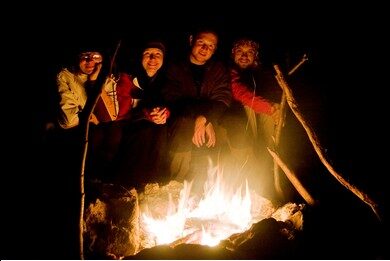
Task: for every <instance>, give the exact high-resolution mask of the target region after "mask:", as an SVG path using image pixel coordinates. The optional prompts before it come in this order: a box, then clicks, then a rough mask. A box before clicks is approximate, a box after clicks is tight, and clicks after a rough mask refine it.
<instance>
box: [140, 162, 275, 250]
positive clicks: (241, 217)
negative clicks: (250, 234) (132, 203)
mask: <svg viewBox="0 0 390 261" xmlns="http://www.w3.org/2000/svg"><path fill="white" fill-rule="evenodd" d="M191 186H192V182H190V183H189V182H187V181H185V182H184V184H182V183H179V182H176V181H171V182H170V183H169V184H168V185H166V186H164V187H161V188H160V187H159V186H158V184H149V185H147V186H146V188H145V192H144V194H143V195H140V208H141V213H142V214H141V215H142V216H141V231H142V233H143V234H142V235H141V249H142V248H149V247H153V246H155V245H161V244H171V245H172V244H173V245H175V244H180V243H195V244H202V245H209V246H215V245H217V244H218V243H219V242H220V241H221V240H224V239H226V238H228V237H229V236H230V235H232V234H234V233H241V232H243V231H245V230H247V229H249V228H250V226H251V225H252V224H253V223H256V222H258V221H260V220H262V219H264V218H267V217H270V216H271V215H272V214H273V213H275V208H274V207H273V205H272V203H271V202H270V201H269V200H267V199H265V198H263V197H260V196H258V195H257V194H256V193H255V192H250V189H249V187H248V184H247V183H246V184H245V188H244V189H242V186H240V187H239V188H238V189H236V191H233V190H232V189H231V188H230V187H228V186H227V184H224V181H223V178H222V172H220V171H218V169H217V168H213V169H211V171H209V173H208V180H207V182H206V183H205V185H204V193H203V196H202V197H199V196H198V195H192V194H191V193H190V192H191Z"/></svg>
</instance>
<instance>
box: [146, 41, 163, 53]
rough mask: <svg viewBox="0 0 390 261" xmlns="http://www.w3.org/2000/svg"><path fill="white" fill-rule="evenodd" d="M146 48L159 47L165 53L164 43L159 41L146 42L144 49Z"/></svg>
mask: <svg viewBox="0 0 390 261" xmlns="http://www.w3.org/2000/svg"><path fill="white" fill-rule="evenodd" d="M147 48H157V49H160V50H161V51H162V52H163V54H165V45H164V44H163V43H162V42H160V41H149V42H147V43H146V45H145V48H144V49H147Z"/></svg>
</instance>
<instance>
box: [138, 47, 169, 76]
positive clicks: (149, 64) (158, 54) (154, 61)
mask: <svg viewBox="0 0 390 261" xmlns="http://www.w3.org/2000/svg"><path fill="white" fill-rule="evenodd" d="M163 61H164V53H163V51H162V50H160V49H158V48H146V49H145V50H144V52H143V53H142V66H143V67H144V69H145V71H146V74H147V75H148V76H149V77H152V76H153V75H155V74H156V73H157V71H158V70H159V69H160V68H161V66H162V65H163Z"/></svg>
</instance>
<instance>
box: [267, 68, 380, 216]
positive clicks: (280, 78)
mask: <svg viewBox="0 0 390 261" xmlns="http://www.w3.org/2000/svg"><path fill="white" fill-rule="evenodd" d="M274 68H275V71H276V80H277V81H278V83H279V85H280V87H281V88H282V89H283V93H285V95H286V98H287V103H288V105H289V107H290V108H291V110H292V111H293V113H294V115H295V116H296V117H297V119H298V120H299V122H300V123H301V124H302V126H303V128H304V129H305V131H306V133H307V135H308V137H309V140H310V142H311V143H312V145H313V147H314V150H315V151H316V153H317V155H318V157H319V158H320V160H321V162H322V163H323V164H324V165H325V167H326V168H327V169H328V171H329V172H330V174H332V176H333V177H335V178H336V179H337V181H338V182H339V183H341V184H342V185H343V186H344V187H346V188H347V189H348V190H350V191H351V192H352V193H353V194H355V195H356V196H357V197H358V198H360V199H361V200H363V202H365V203H366V204H368V205H369V206H370V207H371V209H372V210H373V211H374V213H375V215H376V216H377V217H378V219H379V220H381V217H380V215H379V210H378V205H377V204H376V203H375V202H374V201H373V200H372V199H371V198H370V197H369V196H368V195H367V194H365V193H363V192H361V191H360V190H359V189H358V188H357V187H355V186H353V185H352V184H350V183H349V182H348V181H346V180H345V179H344V178H343V177H342V176H341V175H340V174H338V173H337V172H336V171H335V170H334V168H333V167H332V165H330V163H329V162H328V160H327V159H326V157H325V155H324V153H323V149H322V146H321V144H320V142H319V140H318V138H317V135H316V134H315V132H314V131H313V130H312V128H311V127H310V125H309V124H308V123H307V122H306V120H305V119H304V118H303V116H302V114H301V113H300V111H299V109H298V104H297V102H296V101H295V99H294V97H293V95H292V91H291V89H290V87H289V86H288V84H287V82H286V81H285V80H284V77H283V75H282V72H281V71H280V69H279V66H278V65H274Z"/></svg>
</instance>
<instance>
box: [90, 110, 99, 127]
mask: <svg viewBox="0 0 390 261" xmlns="http://www.w3.org/2000/svg"><path fill="white" fill-rule="evenodd" d="M89 122H90V123H92V124H94V125H98V124H99V120H98V119H97V117H96V115H95V114H93V113H92V114H91V116H90V117H89Z"/></svg>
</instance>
